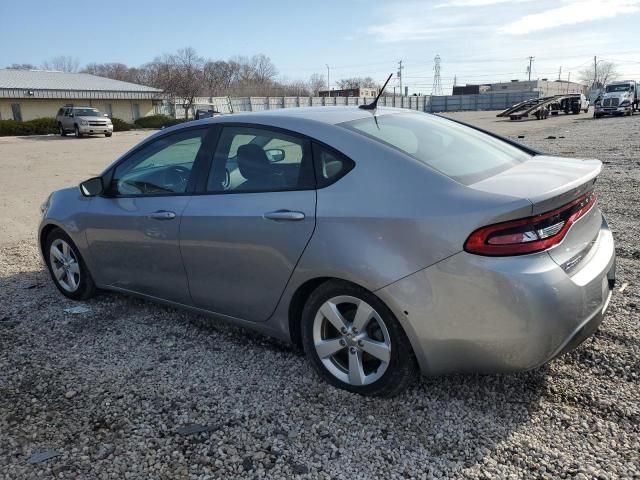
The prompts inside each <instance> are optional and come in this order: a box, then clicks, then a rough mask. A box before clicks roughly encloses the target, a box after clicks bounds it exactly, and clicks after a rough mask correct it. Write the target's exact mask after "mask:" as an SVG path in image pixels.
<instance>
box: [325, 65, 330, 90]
mask: <svg viewBox="0 0 640 480" xmlns="http://www.w3.org/2000/svg"><path fill="white" fill-rule="evenodd" d="M325 65H326V66H327V90H329V96H331V82H329V64H328V63H325Z"/></svg>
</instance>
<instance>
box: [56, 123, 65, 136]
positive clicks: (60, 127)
mask: <svg viewBox="0 0 640 480" xmlns="http://www.w3.org/2000/svg"><path fill="white" fill-rule="evenodd" d="M58 131H59V132H60V136H61V137H66V136H67V132H66V130H65V129H64V128H62V124H61V123H59V124H58Z"/></svg>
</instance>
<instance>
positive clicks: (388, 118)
mask: <svg viewBox="0 0 640 480" xmlns="http://www.w3.org/2000/svg"><path fill="white" fill-rule="evenodd" d="M376 120H377V123H376ZM340 125H341V126H343V127H345V128H348V129H350V130H353V131H355V132H358V133H361V134H363V135H365V136H367V137H369V138H372V139H374V140H377V141H379V142H381V143H384V144H385V145H388V146H390V147H393V148H395V149H397V150H400V151H401V152H403V153H406V154H408V155H409V156H411V157H413V158H415V159H416V160H419V161H420V162H422V163H425V164H426V165H428V166H430V167H431V168H434V169H435V170H437V171H439V172H440V173H443V174H444V175H447V176H448V177H450V178H452V179H454V180H456V181H458V182H460V183H463V184H465V185H469V184H471V183H476V182H479V181H480V180H484V179H485V178H489V177H491V176H493V175H496V174H498V173H500V172H502V171H504V170H507V169H509V168H511V167H513V166H515V165H517V164H519V163H522V162H524V161H525V160H527V159H529V158H531V155H529V154H528V153H526V152H524V151H522V150H520V149H519V148H516V147H514V146H512V145H509V144H508V143H506V142H503V141H502V140H499V139H497V138H494V137H491V136H490V135H487V134H485V133H482V132H479V131H477V130H474V129H473V128H469V127H466V126H464V125H460V124H459V123H455V122H452V121H450V120H446V119H444V118H439V117H437V116H434V115H426V114H420V113H398V114H392V115H379V116H377V117H375V118H374V117H373V116H371V117H369V118H363V119H360V120H354V121H351V122H345V123H341V124H340Z"/></svg>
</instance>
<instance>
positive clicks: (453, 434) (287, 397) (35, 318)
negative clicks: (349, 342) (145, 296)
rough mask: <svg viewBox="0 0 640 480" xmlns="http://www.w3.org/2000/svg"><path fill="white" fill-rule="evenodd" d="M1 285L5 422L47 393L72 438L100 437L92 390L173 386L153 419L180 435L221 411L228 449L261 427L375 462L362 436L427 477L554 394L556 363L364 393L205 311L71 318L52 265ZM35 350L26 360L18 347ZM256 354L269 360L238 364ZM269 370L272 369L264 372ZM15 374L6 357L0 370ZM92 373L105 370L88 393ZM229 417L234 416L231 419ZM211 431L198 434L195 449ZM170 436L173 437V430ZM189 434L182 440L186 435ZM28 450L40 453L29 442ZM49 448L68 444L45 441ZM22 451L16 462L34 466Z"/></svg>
mask: <svg viewBox="0 0 640 480" xmlns="http://www.w3.org/2000/svg"><path fill="white" fill-rule="evenodd" d="M0 283H1V284H2V293H0V301H1V302H2V303H3V307H2V308H0V318H2V322H0V323H4V324H5V325H0V349H1V350H0V359H2V363H4V362H8V363H9V364H11V362H15V360H16V359H19V360H18V363H14V365H13V366H12V367H11V369H12V370H13V372H14V373H13V375H14V377H13V379H11V378H10V379H9V381H8V382H7V383H8V384H11V383H13V387H12V388H10V389H9V390H7V391H6V392H5V393H7V395H8V396H7V399H9V398H10V399H11V402H10V403H11V405H9V404H7V405H6V406H5V407H0V408H1V409H2V411H0V417H2V416H3V415H5V414H6V417H7V418H9V419H12V420H11V422H9V423H10V424H13V425H14V426H16V425H19V424H22V425H25V424H24V422H26V421H27V420H26V417H24V415H23V414H22V413H20V412H21V410H20V409H19V408H17V407H14V405H15V406H19V405H23V404H24V405H28V404H29V402H31V401H32V400H31V399H32V398H35V397H37V398H39V402H41V403H38V405H42V411H38V412H37V413H36V412H34V413H33V415H35V416H36V418H39V417H40V416H42V415H45V414H46V415H49V416H50V417H52V418H55V419H56V420H55V423H56V424H64V425H73V427H69V428H71V430H72V431H73V432H76V433H73V435H89V436H91V435H93V434H92V433H91V430H90V429H89V427H88V426H87V425H89V424H91V421H93V420H91V419H92V418H93V416H95V413H92V412H93V407H92V406H91V405H92V401H91V400H90V399H89V394H90V392H91V391H93V390H99V391H100V392H102V393H101V394H100V395H101V398H102V397H104V398H116V400H111V401H112V402H115V401H121V400H117V399H119V398H120V399H124V400H122V401H125V400H126V401H127V402H131V404H136V405H137V402H138V400H136V398H139V396H140V395H142V396H143V398H145V396H147V395H149V393H148V392H147V391H145V390H144V389H143V387H141V386H140V385H144V384H145V383H146V382H149V383H151V384H154V385H157V384H158V382H160V384H164V385H165V386H166V387H167V388H168V389H167V390H166V392H167V393H165V395H167V397H162V396H159V397H157V399H156V400H154V402H156V403H157V405H159V406H160V407H158V408H162V409H164V410H163V411H164V413H162V415H160V414H158V413H156V412H155V411H153V410H149V411H147V413H146V415H150V416H151V417H150V418H149V419H147V420H146V422H147V425H155V424H156V423H160V422H162V423H168V424H169V425H173V426H174V427H172V428H176V427H177V426H179V425H180V424H184V423H185V422H186V423H189V422H188V421H186V418H192V421H193V422H194V423H197V422H198V421H203V420H200V419H198V417H197V415H196V414H197V410H198V409H200V410H202V409H204V410H205V411H206V409H208V408H213V410H212V412H215V413H212V414H210V415H213V416H212V417H210V418H209V419H208V420H207V419H205V421H206V422H211V423H212V424H216V425H217V424H220V425H223V426H220V428H219V429H218V428H217V427H216V428H217V430H216V432H217V433H215V435H219V436H221V437H222V438H225V439H227V441H229V442H231V441H232V438H235V436H237V435H238V434H237V431H242V432H252V431H255V432H257V433H256V435H259V436H261V437H263V440H267V441H268V442H267V443H271V444H272V445H279V446H280V447H279V448H285V447H286V444H290V445H291V449H292V451H298V452H299V456H300V458H298V456H297V455H298V454H296V455H294V454H293V453H292V454H291V460H290V461H291V462H292V464H298V463H300V462H302V461H303V459H304V457H305V455H307V454H310V452H311V451H312V450H314V449H317V448H320V449H324V450H325V451H327V452H330V451H331V449H332V448H335V446H343V447H344V448H355V451H354V452H353V454H354V455H356V457H358V456H360V457H362V456H366V454H367V451H366V449H365V448H364V447H362V449H360V447H353V445H354V444H353V442H356V444H358V442H363V445H364V444H368V447H367V448H373V449H375V450H376V451H377V452H379V454H380V455H381V456H382V458H383V461H384V462H385V464H386V465H387V466H388V468H389V469H390V470H389V471H393V469H395V468H396V467H395V466H396V465H401V463H402V458H403V456H406V455H413V456H416V455H417V456H420V457H423V458H429V459H431V461H433V462H435V463H434V465H438V466H431V465H425V467H424V468H425V472H431V473H433V474H434V475H436V476H442V475H438V473H439V472H440V473H441V474H442V473H443V472H446V474H447V475H449V476H451V475H455V474H462V473H463V472H462V470H464V469H467V468H470V467H473V466H474V465H482V464H483V462H484V459H485V458H487V457H489V456H491V455H492V454H493V453H494V452H495V451H496V449H498V448H500V447H499V445H500V444H501V442H503V441H505V440H507V439H508V438H509V437H510V436H512V435H514V434H516V432H518V431H519V430H521V429H523V428H526V427H527V424H528V423H529V422H530V420H531V417H532V416H533V415H534V414H535V412H536V411H537V410H538V408H539V403H540V401H541V398H542V397H543V395H544V393H545V389H546V376H547V372H548V368H547V367H543V368H540V369H537V370H534V371H531V372H526V373H523V374H517V375H451V376H445V377H436V378H420V379H419V380H417V381H416V383H415V384H414V385H413V386H412V387H411V388H410V389H409V390H408V391H406V392H405V393H403V394H401V395H399V396H398V397H395V398H390V399H379V398H366V397H360V396H357V395H353V394H350V393H348V392H345V391H342V390H338V389H335V388H333V387H331V386H329V385H327V384H326V383H324V382H322V381H321V380H320V379H319V378H318V377H317V376H316V375H315V374H314V373H313V371H312V369H311V368H310V367H309V366H308V364H307V362H306V360H305V359H304V358H303V354H302V353H301V352H299V351H298V350H296V349H295V348H293V347H290V346H289V345H287V344H284V343H283V342H280V341H278V340H274V339H271V338H268V337H265V336H263V335H261V334H258V333H255V332H250V331H247V330H245V329H241V328H238V327H234V326H231V325H228V324H225V323H223V322H220V321H216V320H214V319H210V318H208V317H204V316H198V315H193V314H190V313H188V312H184V311H181V310H176V309H173V308H170V307H165V306H161V305H157V304H154V303H151V302H147V301H145V300H141V299H137V298H134V297H129V296H126V295H121V294H115V293H101V294H99V295H98V296H97V297H96V298H94V299H92V300H89V301H87V302H83V304H82V305H84V306H86V307H87V308H88V309H89V312H88V313H86V314H77V315H73V314H69V313H65V309H67V308H69V307H72V306H74V305H78V304H77V303H74V302H71V301H67V300H65V299H64V298H62V297H61V295H60V294H59V293H58V292H57V290H55V288H54V287H53V285H52V284H51V281H50V279H49V278H48V274H47V272H45V271H44V270H39V271H30V272H23V273H18V274H15V275H13V276H10V277H5V278H2V279H0ZM12 322H15V323H12ZM52 346H55V347H54V348H56V350H57V352H56V354H55V355H54V356H51V357H49V356H48V355H47V354H46V352H47V351H49V350H48V349H50V348H52ZM25 348H27V349H28V350H30V352H31V355H30V356H29V357H24V356H22V355H20V353H19V352H20V351H21V350H22V349H25ZM136 350H137V352H136ZM65 352H68V353H65ZM240 352H243V353H242V354H241V353H240ZM79 355H80V356H79ZM246 355H249V356H250V357H252V360H253V361H254V362H257V363H259V364H260V366H259V367H257V366H256V367H247V368H244V367H241V366H238V365H237V364H236V365H234V362H237V360H238V359H241V358H245V357H246ZM75 357H77V358H84V359H85V360H84V362H86V364H83V365H78V364H76V363H75V361H74V360H73V358H75ZM89 359H90V360H89ZM193 362H196V363H197V362H207V363H205V365H215V366H216V368H219V369H220V372H217V373H216V376H209V375H212V374H211V373H210V372H208V371H204V372H195V373H193V374H192V373H186V372H190V371H191V370H192V368H191V365H192V364H193ZM268 362H271V363H274V365H269V364H267V365H264V364H265V363H268ZM248 365H250V363H249V364H248ZM276 365H277V366H278V367H279V368H275V366H276ZM5 367H6V365H2V364H1V363H0V369H4V368H5ZM83 369H88V371H92V372H95V373H93V374H92V379H91V380H89V381H88V384H87V385H85V386H83V382H87V380H84V377H83V375H86V374H85V373H82V371H83ZM282 370H284V371H282ZM111 371H117V372H121V373H119V374H118V376H114V377H110V376H104V375H105V374H104V373H99V372H111ZM191 375H193V377H192V376H191ZM234 376H235V379H233V380H232V379H231V377H234ZM0 377H1V376H0ZM18 379H20V380H19V382H18ZM54 379H55V381H54V383H51V382H52V380H54ZM15 382H18V383H15ZM46 382H49V385H55V388H52V387H51V386H50V387H49V388H48V391H47V393H46V395H45V394H43V392H42V391H40V390H38V389H39V385H43V384H45V383H46ZM211 382H214V383H211ZM75 384H79V385H80V389H87V390H86V392H83V393H81V394H78V398H77V399H75V400H74V401H73V402H71V401H70V400H68V399H66V398H65V395H66V396H67V397H69V396H71V395H72V393H70V392H69V391H68V390H69V387H67V388H63V387H62V385H75ZM194 384H198V385H200V384H208V385H209V387H208V388H207V395H204V393H201V394H199V395H198V393H197V392H198V390H197V389H196V390H193V388H194V387H193V385H194ZM165 386H163V387H162V388H163V390H164V389H165ZM181 388H186V390H185V391H184V392H181ZM169 392H170V393H169ZM73 395H75V393H73ZM114 396H115V397H114ZM85 398H86V400H84V399H85ZM154 398H155V397H154ZM275 398H277V400H275ZM167 405H169V406H170V407H167ZM122 408H123V409H124V408H131V407H130V404H125V405H123V407H122ZM194 408H195V410H194ZM114 412H117V410H114V408H113V407H112V408H111V416H115V417H117V416H118V414H117V413H114ZM238 412H240V417H237V415H238ZM242 412H244V413H242ZM291 412H298V413H297V414H295V415H297V417H296V418H295V419H292V420H287V419H289V418H291V415H292V413H291ZM123 415H124V413H123ZM247 415H248V416H247ZM218 416H220V417H221V418H227V417H229V416H231V417H234V418H236V417H237V420H234V421H233V422H228V424H227V423H224V421H222V420H221V419H220V418H218ZM76 419H78V420H79V421H76ZM90 420H91V421H90ZM29 422H30V423H34V422H35V421H34V420H33V419H32V420H30V421H29ZM131 422H134V423H135V419H134V418H131ZM221 422H222V423H221ZM35 423H37V422H35ZM48 423H51V421H48ZM265 424H266V425H267V427H265ZM52 425H53V424H52ZM312 425H321V427H317V426H316V427H314V426H312ZM129 428H133V427H130V426H126V425H125V426H123V427H122V429H120V427H118V429H116V433H117V437H118V438H121V440H118V441H117V442H128V440H127V435H128V433H127V432H128V430H127V429H129ZM265 428H266V430H265ZM47 431H48V432H49V428H48V427H47ZM109 431H110V432H111V430H109ZM283 432H284V440H282V438H281V437H283ZM159 433H160V432H159ZM212 434H214V433H213V432H212V433H210V434H198V435H200V436H202V438H201V437H200V436H194V437H193V439H194V442H195V441H196V440H197V442H196V443H195V444H194V448H198V447H197V446H196V445H197V444H200V442H202V441H205V439H206V438H208V437H207V435H212ZM50 435H51V436H52V437H54V438H55V435H54V434H53V433H50ZM109 435H112V434H111V433H109ZM114 435H115V434H114ZM167 435H169V436H171V434H170V432H167V433H162V437H166V436H167ZM179 438H180V437H179V436H176V442H185V441H188V440H179ZM114 441H115V440H114ZM21 442H24V444H25V445H27V446H28V445H33V443H32V442H31V441H30V440H27V439H26V437H25V438H24V439H23V440H21ZM283 442H284V445H285V446H284V447H283V446H282V444H283ZM296 442H300V443H299V444H297V443H296ZM350 445H351V446H350ZM47 446H52V447H56V448H61V447H60V445H56V444H53V445H48V444H47V445H42V447H47ZM25 448H31V447H25ZM25 452H26V450H24V451H22V453H20V454H14V455H19V457H20V458H23V457H24V455H25V454H26V453H25ZM305 452H306V453H305ZM337 460H338V459H337V458H336V459H334V460H332V461H337ZM70 461H71V462H73V459H71V460H70ZM431 461H430V462H431ZM296 462H297V463H296ZM445 466H446V468H445ZM323 468H325V467H323ZM380 468H382V467H380ZM385 468H386V467H385ZM326 469H330V468H329V467H328V466H327V467H326ZM378 472H380V470H378Z"/></svg>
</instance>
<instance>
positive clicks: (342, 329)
mask: <svg viewBox="0 0 640 480" xmlns="http://www.w3.org/2000/svg"><path fill="white" fill-rule="evenodd" d="M340 332H342V334H343V335H346V333H347V329H346V328H345V327H342V328H341V329H340Z"/></svg>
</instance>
